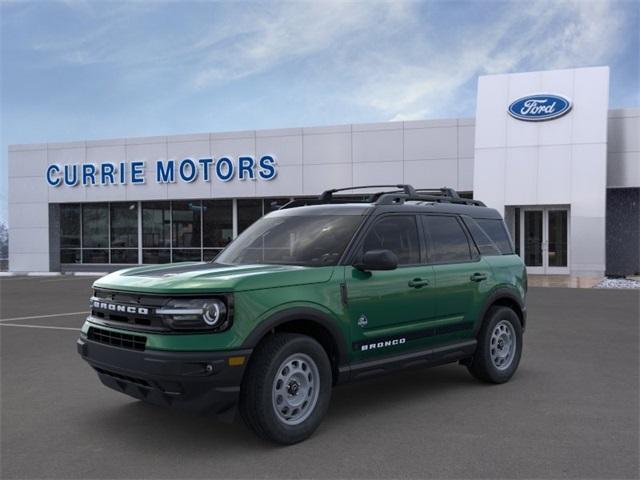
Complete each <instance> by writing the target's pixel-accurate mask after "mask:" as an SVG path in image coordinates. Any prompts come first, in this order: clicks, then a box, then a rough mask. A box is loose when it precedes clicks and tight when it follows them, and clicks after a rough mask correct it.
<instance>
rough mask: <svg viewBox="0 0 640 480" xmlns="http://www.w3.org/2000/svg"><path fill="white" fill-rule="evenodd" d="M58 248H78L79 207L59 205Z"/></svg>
mask: <svg viewBox="0 0 640 480" xmlns="http://www.w3.org/2000/svg"><path fill="white" fill-rule="evenodd" d="M60 248H80V205H75V204H70V205H60Z"/></svg>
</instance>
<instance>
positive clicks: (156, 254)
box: [142, 248, 171, 263]
mask: <svg viewBox="0 0 640 480" xmlns="http://www.w3.org/2000/svg"><path fill="white" fill-rule="evenodd" d="M170 261H171V252H170V250H169V249H168V248H162V249H161V248H145V249H143V250H142V263H169V262H170Z"/></svg>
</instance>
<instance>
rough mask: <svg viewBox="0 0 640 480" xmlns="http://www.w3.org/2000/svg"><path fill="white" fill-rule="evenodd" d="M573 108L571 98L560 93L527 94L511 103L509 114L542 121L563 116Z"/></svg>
mask: <svg viewBox="0 0 640 480" xmlns="http://www.w3.org/2000/svg"><path fill="white" fill-rule="evenodd" d="M569 110H571V100H569V99H568V98H565V97H561V96H560V95H550V94H546V93H541V94H539V95H527V96H526V97H522V98H519V99H517V100H516V101H515V102H513V103H512V104H511V105H509V115H511V116H512V117H513V118H517V119H518V120H525V121H528V122H541V121H543V120H552V119H554V118H558V117H561V116H562V115H564V114H565V113H568V112H569Z"/></svg>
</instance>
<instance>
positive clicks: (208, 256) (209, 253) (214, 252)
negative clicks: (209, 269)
mask: <svg viewBox="0 0 640 480" xmlns="http://www.w3.org/2000/svg"><path fill="white" fill-rule="evenodd" d="M221 251H222V249H221V248H205V249H204V250H202V260H203V261H205V262H210V261H211V260H213V259H214V258H216V257H217V256H218V254H219V253H220V252H221Z"/></svg>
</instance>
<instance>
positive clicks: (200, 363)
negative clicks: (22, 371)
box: [77, 336, 251, 416]
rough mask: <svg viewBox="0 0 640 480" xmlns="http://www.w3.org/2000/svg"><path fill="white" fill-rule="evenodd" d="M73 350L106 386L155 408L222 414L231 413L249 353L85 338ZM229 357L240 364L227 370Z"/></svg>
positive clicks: (248, 351)
mask: <svg viewBox="0 0 640 480" xmlns="http://www.w3.org/2000/svg"><path fill="white" fill-rule="evenodd" d="M77 348H78V353H79V354H80V355H81V356H82V358H83V359H84V360H86V361H87V362H88V363H89V365H91V366H92V367H93V368H94V369H95V370H96V372H97V373H98V377H99V378H100V381H101V382H102V383H103V384H104V385H106V386H107V387H110V388H112V389H114V390H117V391H119V392H122V393H125V394H127V395H130V396H132V397H135V398H138V399H140V400H145V401H147V402H149V403H153V404H156V405H162V406H171V407H177V408H183V409H187V410H190V411H194V412H197V413H212V414H218V415H222V416H224V415H225V414H226V413H228V412H233V410H234V408H233V407H235V405H236V403H237V401H238V396H239V394H240V384H241V382H242V376H243V374H244V369H245V367H246V365H247V363H248V360H249V356H250V355H251V350H235V351H224V352H221V351H219V352H168V351H159V350H145V351H136V350H130V349H126V348H119V347H115V346H111V345H104V344H102V343H98V342H94V341H92V340H88V339H87V338H86V337H85V336H81V337H80V338H79V339H78V341H77ZM229 357H244V361H243V363H242V365H236V366H230V365H229ZM236 363H237V362H236Z"/></svg>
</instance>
